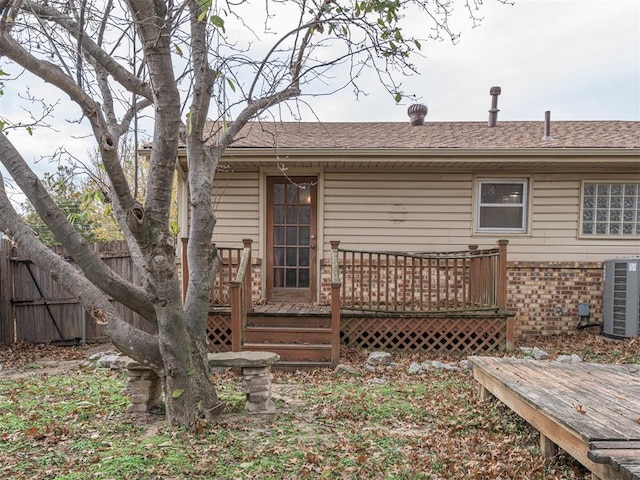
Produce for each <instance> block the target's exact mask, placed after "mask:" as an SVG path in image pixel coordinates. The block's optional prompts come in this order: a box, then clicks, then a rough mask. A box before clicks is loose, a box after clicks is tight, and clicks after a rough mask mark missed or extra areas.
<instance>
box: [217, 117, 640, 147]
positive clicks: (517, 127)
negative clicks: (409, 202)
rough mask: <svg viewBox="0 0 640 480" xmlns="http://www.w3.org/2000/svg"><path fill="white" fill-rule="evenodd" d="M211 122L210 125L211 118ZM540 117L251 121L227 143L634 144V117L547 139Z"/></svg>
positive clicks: (566, 128) (557, 128)
mask: <svg viewBox="0 0 640 480" xmlns="http://www.w3.org/2000/svg"><path fill="white" fill-rule="evenodd" d="M211 127H213V128H215V125H214V124H211ZM543 137H544V122H543V121H539V122H538V121H523V122H498V125H497V126H496V127H488V126H487V123H486V122H431V123H429V122H427V123H426V124H424V125H421V126H411V125H410V124H409V123H408V122H393V123H391V122H350V123H346V122H331V123H312V122H271V123H270V122H251V123H249V124H248V125H247V126H245V127H244V128H243V129H242V130H241V132H240V133H239V134H238V135H237V136H236V140H235V141H234V143H233V144H232V148H234V149H235V148H274V147H277V148H279V149H284V148H296V149H320V148H322V149H327V148H335V149H364V148H366V149H372V148H373V149H391V148H393V149H430V148H433V149H545V148H550V149H553V148H560V149H563V148H587V149H591V148H605V149H607V148H611V149H614V148H615V149H640V122H633V121H555V122H552V123H551V137H552V139H550V140H545V139H543Z"/></svg>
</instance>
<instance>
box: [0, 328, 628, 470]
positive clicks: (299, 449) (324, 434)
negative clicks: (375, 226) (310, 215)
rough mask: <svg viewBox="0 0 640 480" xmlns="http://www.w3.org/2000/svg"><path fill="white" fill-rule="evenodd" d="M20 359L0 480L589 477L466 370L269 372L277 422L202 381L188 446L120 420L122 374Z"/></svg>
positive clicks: (0, 420)
mask: <svg viewBox="0 0 640 480" xmlns="http://www.w3.org/2000/svg"><path fill="white" fill-rule="evenodd" d="M528 345H529V346H533V345H536V346H539V347H540V348H543V349H545V350H547V351H548V352H550V353H551V354H552V357H553V356H554V355H559V354H571V353H578V354H580V355H581V356H582V357H583V358H584V359H585V360H588V361H600V362H625V363H640V339H630V340H627V341H625V342H620V343H610V342H608V341H604V340H602V339H601V338H599V337H596V336H593V335H578V336H567V337H559V338H555V339H537V340H529V344H528ZM24 348H25V349H26V350H17V349H14V350H16V351H15V352H14V355H13V356H11V357H9V356H8V353H7V351H6V350H5V351H2V349H1V348H0V361H2V362H5V363H6V364H12V365H15V368H18V369H19V370H20V371H21V372H22V373H23V374H24V376H22V377H20V378H14V377H2V376H0V478H7V479H17V480H22V479H62V480H80V479H114V480H116V479H117V480H121V479H126V480H129V479H131V480H167V479H207V480H216V479H224V480H227V479H229V480H235V479H252V480H253V479H260V480H269V479H278V480H280V479H385V480H386V479H395V480H405V479H406V480H417V479H470V480H471V479H474V480H475V479H507V478H508V479H516V480H517V479H526V480H529V479H536V480H557V479H568V480H571V479H585V478H589V477H588V472H586V471H585V470H584V468H582V467H581V466H580V465H579V464H577V463H576V462H575V461H574V460H573V459H571V458H570V457H568V456H566V455H563V454H561V455H559V456H557V457H555V458H553V459H550V460H544V459H542V457H541V456H540V451H539V446H538V435H537V432H536V431H535V430H534V429H533V428H532V427H530V426H529V425H528V424H527V423H526V422H525V421H523V420H522V419H521V418H520V417H518V416H517V415H516V414H514V413H513V412H512V411H510V410H509V409H508V408H506V407H504V405H502V404H501V403H499V402H479V401H478V400H477V390H476V388H477V385H476V383H475V381H474V380H473V378H472V376H471V374H470V373H469V372H465V371H438V370H435V369H431V370H428V371H426V372H425V373H424V374H423V375H421V376H415V375H408V374H407V373H406V371H407V367H408V366H409V364H410V363H411V362H413V361H418V362H424V361H425V360H427V359H429V357H428V356H426V355H422V354H420V355H418V354H414V355H411V354H404V355H400V354H394V360H396V361H397V362H398V364H399V367H398V368H387V369H382V370H379V371H378V372H374V373H369V372H367V373H364V374H363V375H362V376H361V377H336V376H334V375H333V374H332V372H331V371H329V370H319V371H311V372H305V373H297V374H284V373H275V374H274V401H275V403H276V408H277V414H275V415H270V416H262V415H249V414H247V413H246V412H245V411H244V405H245V398H244V395H243V394H242V391H241V379H240V377H239V376H235V375H232V374H228V375H223V376H220V377H216V378H215V381H216V384H217V390H218V393H219V395H220V397H221V398H222V399H223V400H224V401H225V402H226V404H227V406H226V409H225V411H224V413H223V414H222V415H221V416H220V417H219V418H217V419H216V420H215V421H214V422H212V423H211V424H209V425H208V426H207V427H206V428H205V429H204V431H203V432H202V433H201V434H197V435H194V434H191V433H189V432H186V431H183V430H181V429H175V428H171V427H169V426H167V425H166V423H165V421H164V417H162V416H154V415H143V416H131V415H128V414H127V413H126V407H127V405H128V400H127V399H126V398H125V397H124V396H123V394H122V389H123V387H124V376H123V375H122V374H120V373H115V372H110V371H108V370H104V369H94V368H86V369H80V368H73V369H70V370H69V369H67V370H65V371H63V372H57V373H55V374H54V373H51V372H48V371H47V370H46V369H41V368H40V363H39V360H38V355H36V353H37V351H34V350H32V349H28V348H27V347H24ZM40 350H45V351H47V352H49V350H50V349H49V348H48V347H47V348H45V349H42V348H41V349H40ZM66 352H70V350H66ZM3 354H5V357H4V358H3V356H2V355H3ZM70 354H71V353H67V355H70ZM83 356H84V354H83V353H82V352H79V355H78V357H77V358H81V357H83ZM365 358H366V352H350V351H347V352H345V355H344V358H343V361H344V362H345V363H349V364H351V365H352V366H356V367H361V366H362V365H363V363H364V359H365ZM49 359H50V358H49ZM431 359H433V358H431ZM438 359H439V360H441V361H447V359H446V358H438Z"/></svg>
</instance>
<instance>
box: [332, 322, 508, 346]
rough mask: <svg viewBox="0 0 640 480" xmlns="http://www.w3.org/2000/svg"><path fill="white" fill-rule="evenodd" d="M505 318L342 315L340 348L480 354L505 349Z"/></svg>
mask: <svg viewBox="0 0 640 480" xmlns="http://www.w3.org/2000/svg"><path fill="white" fill-rule="evenodd" d="M507 318H508V316H507V315H502V314H471V315H460V316H442V315H436V316H399V317H390V316H357V315H355V316H346V315H343V316H342V321H341V329H340V341H341V343H342V344H343V345H348V346H353V347H361V348H368V349H381V350H404V351H421V352H424V351H435V352H450V353H480V352H492V351H497V350H500V349H504V348H505V346H506V337H507Z"/></svg>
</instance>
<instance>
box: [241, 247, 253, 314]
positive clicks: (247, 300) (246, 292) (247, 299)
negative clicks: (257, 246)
mask: <svg viewBox="0 0 640 480" xmlns="http://www.w3.org/2000/svg"><path fill="white" fill-rule="evenodd" d="M252 243H253V240H252V239H250V238H243V239H242V244H243V246H244V248H245V249H248V263H247V271H246V272H245V273H244V278H243V281H244V285H243V286H242V289H243V296H244V298H243V301H244V313H245V315H246V313H247V312H249V311H251V308H252V305H253V302H252V300H253V299H252V298H251V297H252V295H251V293H252V288H251V285H252V282H253V275H252V273H253V272H252V270H253V269H252V267H251V244H252Z"/></svg>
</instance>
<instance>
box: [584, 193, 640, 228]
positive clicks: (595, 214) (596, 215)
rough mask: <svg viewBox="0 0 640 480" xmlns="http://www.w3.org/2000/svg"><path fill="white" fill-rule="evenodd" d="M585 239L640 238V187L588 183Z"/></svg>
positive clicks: (585, 205) (585, 202) (585, 201)
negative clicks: (590, 237) (608, 237)
mask: <svg viewBox="0 0 640 480" xmlns="http://www.w3.org/2000/svg"><path fill="white" fill-rule="evenodd" d="M581 232H582V236H592V235H593V236H595V235H608V236H638V235H640V183H637V182H634V183H623V182H616V183H609V182H606V183H605V182H584V184H583V188H582V230H581Z"/></svg>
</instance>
